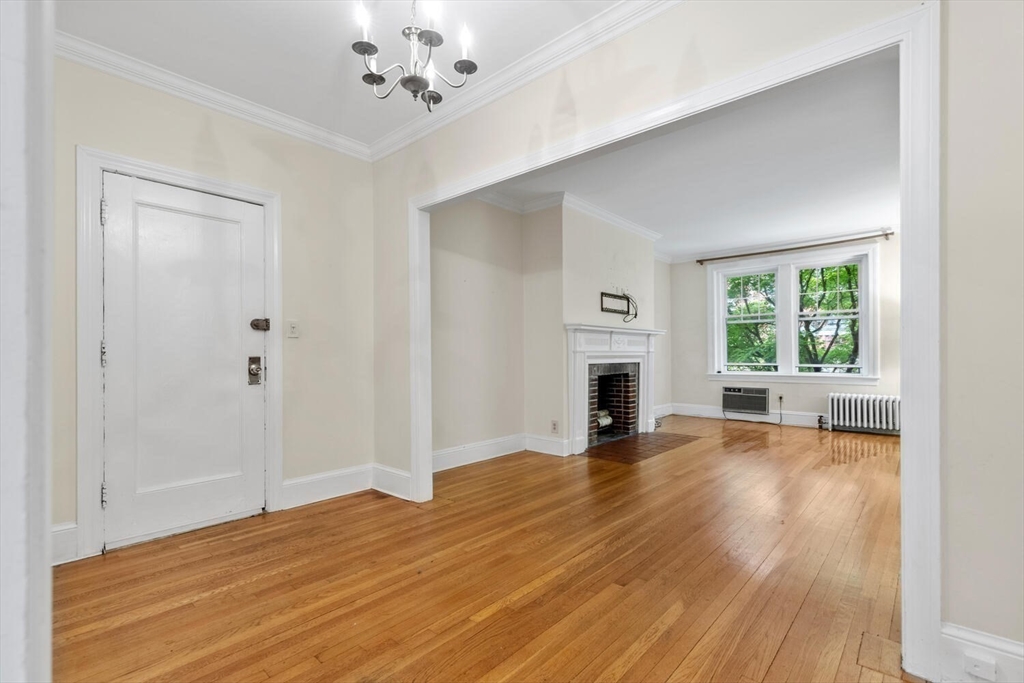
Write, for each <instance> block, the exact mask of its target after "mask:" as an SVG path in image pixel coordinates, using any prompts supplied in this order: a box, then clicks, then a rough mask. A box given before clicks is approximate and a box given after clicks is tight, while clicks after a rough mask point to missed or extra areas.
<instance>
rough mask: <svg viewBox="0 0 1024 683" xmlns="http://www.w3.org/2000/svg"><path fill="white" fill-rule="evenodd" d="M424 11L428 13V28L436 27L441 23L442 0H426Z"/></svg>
mask: <svg viewBox="0 0 1024 683" xmlns="http://www.w3.org/2000/svg"><path fill="white" fill-rule="evenodd" d="M423 13H424V14H426V15H427V28H431V29H436V28H437V25H438V24H440V23H441V2H440V0H426V2H424V3H423Z"/></svg>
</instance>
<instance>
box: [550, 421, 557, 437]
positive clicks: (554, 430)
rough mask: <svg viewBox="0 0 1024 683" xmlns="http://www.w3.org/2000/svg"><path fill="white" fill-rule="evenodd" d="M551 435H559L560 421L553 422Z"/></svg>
mask: <svg viewBox="0 0 1024 683" xmlns="http://www.w3.org/2000/svg"><path fill="white" fill-rule="evenodd" d="M551 433H552V434H557V433H558V420H552V421H551Z"/></svg>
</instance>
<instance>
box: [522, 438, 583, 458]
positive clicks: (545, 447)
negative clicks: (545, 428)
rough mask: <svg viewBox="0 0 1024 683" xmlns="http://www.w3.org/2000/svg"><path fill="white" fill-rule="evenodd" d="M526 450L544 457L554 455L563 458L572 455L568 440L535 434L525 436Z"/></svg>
mask: <svg viewBox="0 0 1024 683" xmlns="http://www.w3.org/2000/svg"><path fill="white" fill-rule="evenodd" d="M526 450H528V451H533V452H534V453H543V454H544V455H554V456H558V457H560V458H564V457H566V456H568V455H571V454H572V450H571V448H570V443H569V439H559V438H558V437H555V436H538V435H536V434H527V435H526Z"/></svg>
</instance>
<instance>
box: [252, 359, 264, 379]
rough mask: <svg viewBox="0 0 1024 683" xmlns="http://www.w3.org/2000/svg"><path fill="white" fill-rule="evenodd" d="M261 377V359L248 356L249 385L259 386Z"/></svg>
mask: <svg viewBox="0 0 1024 683" xmlns="http://www.w3.org/2000/svg"><path fill="white" fill-rule="evenodd" d="M262 376H263V359H262V358H261V357H260V356H249V384H259V383H260V380H261V379H262Z"/></svg>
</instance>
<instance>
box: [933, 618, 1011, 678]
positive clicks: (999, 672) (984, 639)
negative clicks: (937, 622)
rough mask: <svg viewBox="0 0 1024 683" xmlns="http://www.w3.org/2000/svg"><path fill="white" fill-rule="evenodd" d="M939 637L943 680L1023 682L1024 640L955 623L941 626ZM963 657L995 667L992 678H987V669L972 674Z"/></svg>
mask: <svg viewBox="0 0 1024 683" xmlns="http://www.w3.org/2000/svg"><path fill="white" fill-rule="evenodd" d="M941 640H942V645H941V654H940V659H941V666H942V669H941V672H942V679H941V680H942V681H943V682H945V681H973V682H977V681H996V682H997V683H1003V682H1004V681H1007V682H1009V681H1024V643H1019V642H1017V641H1015V640H1009V639H1007V638H1000V637H999V636H994V635H992V634H990V633H985V632H983V631H975V630H974V629H970V628H965V627H963V626H957V625H956V624H943V625H942V639H941ZM966 657H970V658H971V659H972V660H976V661H979V662H981V663H983V664H989V665H991V666H992V667H993V668H994V669H995V677H994V678H993V677H988V675H987V672H977V673H981V675H977V673H975V675H972V672H971V669H970V667H971V663H969V662H968V661H966V659H965V658H966Z"/></svg>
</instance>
